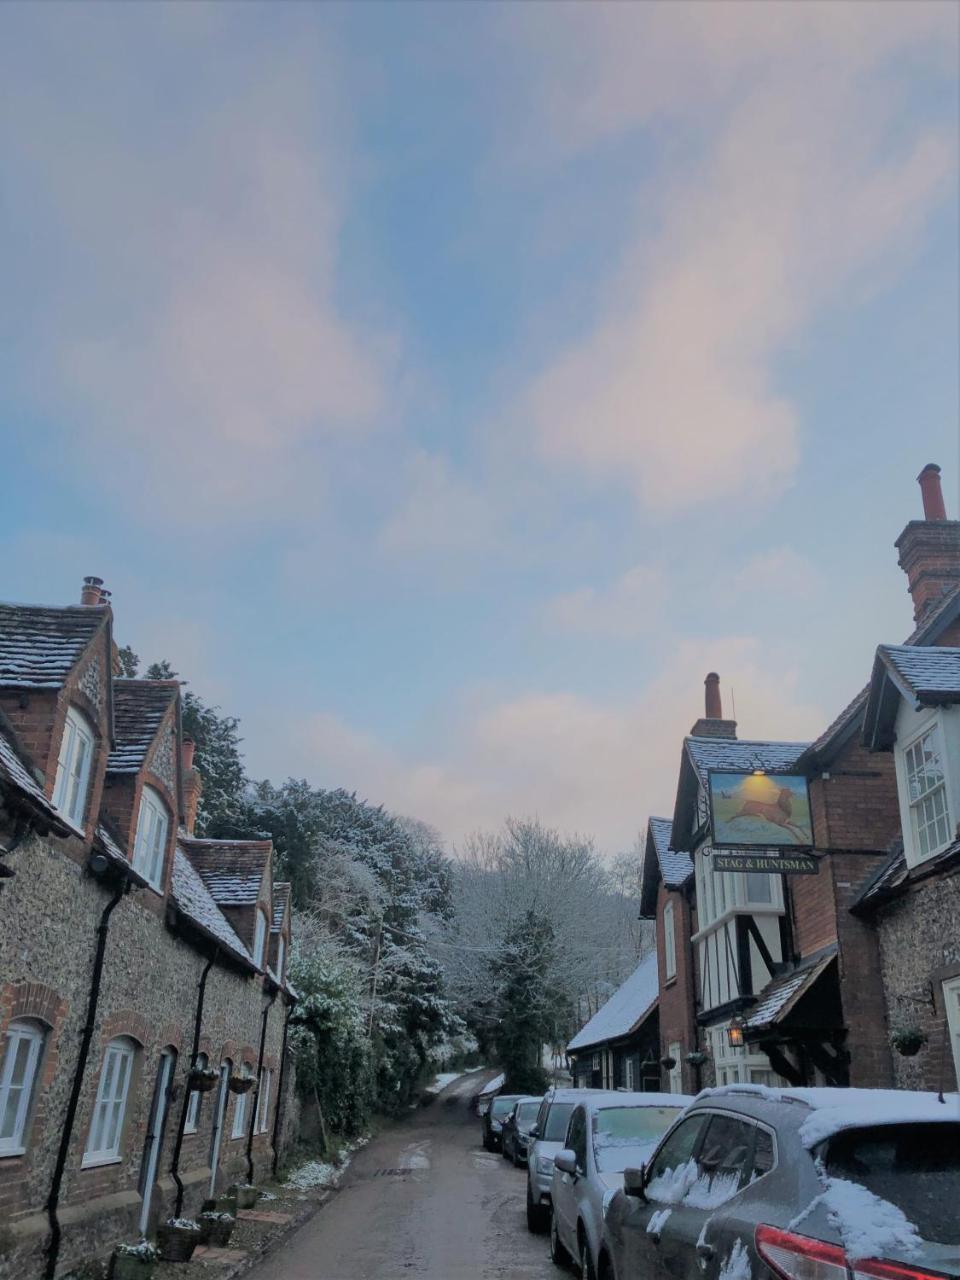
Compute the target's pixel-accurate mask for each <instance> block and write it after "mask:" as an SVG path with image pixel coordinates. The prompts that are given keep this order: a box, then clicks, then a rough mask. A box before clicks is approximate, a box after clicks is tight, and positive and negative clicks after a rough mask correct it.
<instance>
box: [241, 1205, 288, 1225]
mask: <svg viewBox="0 0 960 1280" xmlns="http://www.w3.org/2000/svg"><path fill="white" fill-rule="evenodd" d="M237 1218H238V1219H239V1221H240V1222H273V1223H275V1224H276V1225H277V1226H278V1227H279V1226H283V1224H284V1223H285V1222H292V1221H293V1214H292V1213H269V1212H268V1211H266V1210H263V1209H238V1210H237Z"/></svg>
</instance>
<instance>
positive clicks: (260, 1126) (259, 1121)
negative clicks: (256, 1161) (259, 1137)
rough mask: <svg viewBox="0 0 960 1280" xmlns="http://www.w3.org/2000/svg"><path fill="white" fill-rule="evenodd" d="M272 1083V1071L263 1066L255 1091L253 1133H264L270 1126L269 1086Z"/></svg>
mask: <svg viewBox="0 0 960 1280" xmlns="http://www.w3.org/2000/svg"><path fill="white" fill-rule="evenodd" d="M272 1083H273V1072H272V1071H271V1070H270V1068H269V1067H264V1068H263V1070H262V1071H261V1072H260V1088H259V1089H258V1091H257V1118H256V1120H255V1121H254V1126H253V1131H254V1133H266V1132H267V1130H268V1129H269V1127H270V1124H269V1120H270V1087H271V1085H272Z"/></svg>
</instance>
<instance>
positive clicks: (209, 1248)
mask: <svg viewBox="0 0 960 1280" xmlns="http://www.w3.org/2000/svg"><path fill="white" fill-rule="evenodd" d="M193 1256H194V1258H196V1259H197V1260H198V1261H199V1262H219V1263H221V1264H223V1265H225V1266H226V1265H229V1264H231V1263H234V1262H243V1260H244V1258H246V1256H247V1253H246V1250H245V1249H218V1248H217V1247H216V1246H215V1245H212V1244H198V1245H197V1247H196V1248H195V1249H194V1251H193Z"/></svg>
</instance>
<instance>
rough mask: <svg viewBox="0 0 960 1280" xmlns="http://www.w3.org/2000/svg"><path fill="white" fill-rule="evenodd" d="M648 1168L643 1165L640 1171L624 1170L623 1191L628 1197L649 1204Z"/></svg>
mask: <svg viewBox="0 0 960 1280" xmlns="http://www.w3.org/2000/svg"><path fill="white" fill-rule="evenodd" d="M646 1185H647V1166H646V1165H645V1164H642V1165H641V1166H640V1168H639V1169H624V1171H623V1189H624V1191H625V1192H626V1194H627V1195H628V1196H634V1197H635V1199H637V1200H642V1201H643V1203H644V1204H646V1203H647V1192H646Z"/></svg>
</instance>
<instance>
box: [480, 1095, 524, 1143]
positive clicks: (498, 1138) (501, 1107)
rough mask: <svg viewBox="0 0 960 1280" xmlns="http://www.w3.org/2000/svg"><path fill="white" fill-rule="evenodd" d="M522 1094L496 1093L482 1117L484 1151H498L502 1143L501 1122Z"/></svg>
mask: <svg viewBox="0 0 960 1280" xmlns="http://www.w3.org/2000/svg"><path fill="white" fill-rule="evenodd" d="M522 1096H523V1095H522V1094H519V1093H498V1094H497V1096H496V1097H495V1098H494V1100H493V1101H492V1102H491V1103H490V1107H489V1110H488V1111H487V1113H486V1115H485V1116H484V1117H483V1146H484V1149H485V1150H486V1151H499V1150H500V1145H501V1143H502V1141H503V1122H504V1120H506V1118H507V1116H508V1115H509V1114H510V1112H511V1111H512V1110H513V1104H514V1103H515V1102H519V1101H520V1098H521V1097H522Z"/></svg>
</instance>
